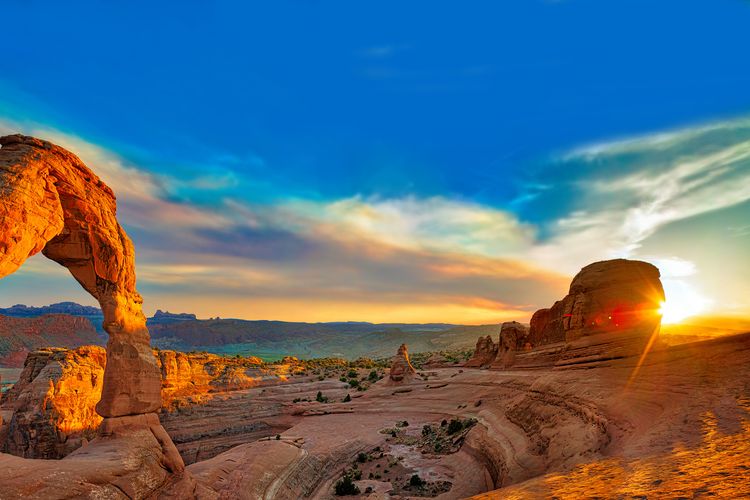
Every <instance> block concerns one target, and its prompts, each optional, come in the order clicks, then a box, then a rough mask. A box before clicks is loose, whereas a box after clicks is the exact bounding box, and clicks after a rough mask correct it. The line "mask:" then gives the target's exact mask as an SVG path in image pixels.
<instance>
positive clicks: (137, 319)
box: [0, 135, 184, 497]
mask: <svg viewBox="0 0 750 500" xmlns="http://www.w3.org/2000/svg"><path fill="white" fill-rule="evenodd" d="M0 145H1V146H2V148H0V198H2V203H0V278H3V277H5V276H7V275H8V274H11V273H13V272H14V271H16V270H17V269H18V268H19V267H20V266H21V265H22V264H23V263H24V261H25V260H26V259H27V258H29V257H31V256H32V255H35V254H36V253H38V252H40V251H41V252H42V253H43V254H44V255H45V256H46V257H48V258H50V259H52V260H54V261H55V262H57V263H59V264H61V265H62V266H64V267H66V268H67V269H68V270H69V271H70V273H71V274H72V275H73V277H74V278H75V279H76V281H78V283H80V284H81V286H83V288H84V289H85V290H86V291H87V292H89V293H90V294H91V295H92V296H94V297H95V298H96V299H97V300H98V302H99V305H100V307H101V310H102V314H103V316H104V323H103V328H104V330H105V331H106V332H107V333H108V334H109V341H108V342H107V365H106V368H105V370H104V380H103V384H102V395H101V400H100V401H99V403H98V404H97V405H96V411H97V413H98V414H99V415H100V416H102V417H105V419H106V418H117V417H125V416H130V415H138V416H143V417H144V419H148V423H146V422H145V420H143V419H141V420H143V422H141V427H140V428H138V429H137V430H133V429H134V427H132V426H130V427H128V429H127V431H124V432H122V433H119V434H117V435H114V436H113V437H101V438H97V439H95V440H94V441H92V442H91V443H90V444H89V445H88V446H86V447H85V449H86V450H87V452H95V453H94V454H95V455H101V456H102V457H104V456H109V457H118V458H117V459H116V460H114V461H113V467H110V472H112V469H114V470H115V471H119V472H113V474H114V477H109V479H110V480H111V482H112V483H117V482H120V483H123V484H127V485H129V486H128V489H132V488H133V486H134V484H135V483H134V482H133V481H135V479H134V477H135V476H138V475H144V474H145V475H146V476H147V477H148V485H141V486H144V488H142V491H134V492H133V493H134V494H136V493H137V495H136V496H138V497H144V496H147V495H148V494H149V492H153V491H155V490H156V488H158V487H159V486H160V485H162V484H164V483H165V481H167V480H168V479H169V478H168V476H165V475H164V470H165V469H166V470H168V471H172V472H179V471H181V470H182V469H183V468H184V464H183V463H182V460H181V459H179V455H178V454H177V450H176V448H175V447H174V444H173V443H172V441H171V440H170V439H169V437H168V436H167V435H166V433H165V432H163V428H161V426H160V424H159V423H158V418H157V417H156V415H155V414H153V412H155V411H156V410H158V409H159V407H160V406H161V380H160V376H159V368H158V366H157V364H156V358H155V357H154V355H153V352H152V351H151V347H150V345H149V344H150V338H149V333H148V330H147V329H146V318H145V316H144V315H143V312H142V309H141V303H142V299H141V296H140V295H139V294H138V292H137V291H136V288H135V251H134V249H133V244H132V243H131V241H130V238H128V235H127V234H126V233H125V231H124V230H123V229H122V227H120V224H119V223H118V222H117V218H116V203H115V196H114V194H113V192H112V190H111V189H110V188H109V187H107V186H106V185H105V184H104V183H103V182H102V181H101V180H100V179H99V178H98V177H97V176H96V175H95V174H94V173H93V172H92V171H91V170H89V169H88V167H86V166H85V165H84V164H83V162H81V160H80V159H78V157H76V156H75V155H74V154H72V153H70V152H68V151H66V150H64V149H62V148H60V147H58V146H55V145H53V144H50V143H48V142H46V141H41V140H39V139H35V138H33V137H26V136H22V135H12V136H5V137H0ZM148 414H151V416H149V415H148ZM105 424H106V420H105ZM3 427H4V428H5V427H10V426H3ZM157 427H159V428H160V429H161V430H159V429H157ZM145 436H150V438H148V439H146V437H145ZM134 439H135V440H140V442H141V445H139V446H141V447H144V446H145V448H146V449H147V451H146V452H144V451H143V450H141V449H140V448H138V446H133V445H134V443H133V442H132V440H134ZM136 448H137V449H136ZM80 451H81V450H78V451H77V452H75V453H73V454H72V455H75V454H76V453H78V452H80ZM72 455H71V457H72ZM83 455H86V453H83ZM175 455H177V456H176V457H175ZM0 458H4V457H0ZM85 462H86V460H85V459H83V460H81V455H79V456H78V459H77V460H73V461H70V462H67V464H71V465H72V467H73V469H67V470H64V471H63V470H62V469H65V467H58V469H59V470H60V471H61V472H62V474H60V473H58V472H56V470H57V469H56V468H55V467H48V466H44V467H41V466H40V467H38V470H37V472H40V473H45V474H46V473H49V474H52V475H53V476H55V474H56V476H55V477H58V478H61V477H67V479H65V481H68V482H69V483H70V482H71V481H72V483H74V484H83V483H86V482H90V481H92V480H91V479H85V476H86V475H87V474H89V473H91V471H89V470H87V469H86V465H84V464H85ZM126 462H127V463H126ZM94 464H96V466H101V467H102V469H104V468H105V467H104V466H103V464H101V462H100V460H95V461H93V462H91V464H89V465H88V467H89V468H92V465H94ZM24 468H28V466H27V465H26V464H25V463H24V462H17V461H10V462H9V463H8V464H7V465H6V470H9V473H10V475H11V476H14V477H16V476H18V475H19V474H20V475H24V474H23V473H22V472H21V471H23V470H24ZM155 468H161V470H156V469H155ZM43 469H44V471H46V472H42V470H43ZM128 475H132V476H134V477H132V478H130V479H128V477H127V476H128ZM48 483H49V485H51V484H52V483H54V481H53V480H52V479H51V477H49V478H48ZM96 483H97V484H102V479H99V480H98V481H96ZM49 485H47V487H48V486H49ZM122 491H123V489H122V487H121V488H120V493H121V492H122ZM101 493H103V492H101ZM65 494H66V495H68V496H76V495H75V493H72V492H66V493H65ZM112 494H114V492H112ZM59 495H60V493H59V492H58V496H59ZM128 495H129V496H131V497H132V496H133V495H130V493H128ZM36 496H44V495H36ZM47 496H50V494H47ZM100 496H101V495H100Z"/></svg>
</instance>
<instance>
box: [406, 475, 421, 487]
mask: <svg viewBox="0 0 750 500" xmlns="http://www.w3.org/2000/svg"><path fill="white" fill-rule="evenodd" d="M409 486H414V487H415V488H421V487H422V486H424V481H423V480H422V478H421V477H419V476H418V475H417V474H414V475H413V476H412V477H411V479H409Z"/></svg>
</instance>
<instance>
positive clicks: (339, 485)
mask: <svg viewBox="0 0 750 500" xmlns="http://www.w3.org/2000/svg"><path fill="white" fill-rule="evenodd" d="M359 493H360V492H359V487H358V486H357V485H356V484H354V481H352V478H351V476H349V475H344V477H342V478H341V479H339V480H338V481H337V482H336V495H338V496H344V495H359Z"/></svg>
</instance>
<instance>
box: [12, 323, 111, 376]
mask: <svg viewBox="0 0 750 500" xmlns="http://www.w3.org/2000/svg"><path fill="white" fill-rule="evenodd" d="M100 343H101V340H100V339H99V336H98V335H97V334H96V330H95V329H94V326H93V325H92V324H91V322H90V321H89V320H87V319H85V318H79V317H75V316H69V315H66V314H45V315H43V316H38V317H35V318H15V317H11V316H4V315H2V314H0V366H3V367H8V368H14V367H19V368H20V367H22V366H23V363H24V361H25V360H26V356H27V355H28V354H29V352H31V351H33V350H35V349H39V348H43V347H78V346H82V345H97V344H100Z"/></svg>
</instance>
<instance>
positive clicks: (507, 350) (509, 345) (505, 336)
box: [492, 321, 529, 368]
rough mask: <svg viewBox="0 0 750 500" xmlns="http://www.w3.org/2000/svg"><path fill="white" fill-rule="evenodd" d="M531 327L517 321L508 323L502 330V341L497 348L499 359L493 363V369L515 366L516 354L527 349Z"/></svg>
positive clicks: (504, 324)
mask: <svg viewBox="0 0 750 500" xmlns="http://www.w3.org/2000/svg"><path fill="white" fill-rule="evenodd" d="M528 337H529V327H527V326H526V325H523V324H521V323H519V322H517V321H506V322H505V323H503V326H502V327H501V328H500V341H499V343H498V347H497V357H496V358H495V359H494V360H493V362H492V367H493V368H509V367H511V366H513V363H514V361H515V357H516V352H517V351H523V350H526V348H527V343H528Z"/></svg>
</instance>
